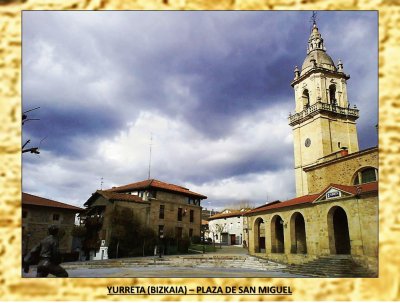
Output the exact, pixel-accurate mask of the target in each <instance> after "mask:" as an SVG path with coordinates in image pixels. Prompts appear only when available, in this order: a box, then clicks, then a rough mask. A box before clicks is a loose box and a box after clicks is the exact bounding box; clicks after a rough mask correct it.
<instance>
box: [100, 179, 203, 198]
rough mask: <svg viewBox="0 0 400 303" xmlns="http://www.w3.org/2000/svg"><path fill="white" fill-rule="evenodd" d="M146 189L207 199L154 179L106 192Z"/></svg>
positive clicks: (185, 189)
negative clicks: (162, 190)
mask: <svg viewBox="0 0 400 303" xmlns="http://www.w3.org/2000/svg"><path fill="white" fill-rule="evenodd" d="M147 188H156V189H164V190H166V191H170V192H178V193H183V194H186V195H188V196H193V197H198V198H200V199H207V197H206V196H204V195H201V194H198V193H195V192H192V191H190V190H189V189H188V188H186V187H183V186H179V185H175V184H169V183H165V182H162V181H159V180H156V179H149V180H144V181H140V182H136V183H131V184H127V185H123V186H119V187H113V188H110V189H108V190H107V191H111V192H119V193H121V192H127V191H136V190H140V189H147Z"/></svg>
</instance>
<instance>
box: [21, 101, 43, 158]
mask: <svg viewBox="0 0 400 303" xmlns="http://www.w3.org/2000/svg"><path fill="white" fill-rule="evenodd" d="M39 108H40V107H36V108H33V109H30V110H27V111H25V112H23V113H22V126H24V124H25V123H26V122H28V121H35V120H40V119H29V118H28V115H27V113H28V112H31V111H33V110H36V109H39ZM43 140H44V139H42V141H43ZM30 142H31V140H26V142H25V143H24V145H22V153H27V152H30V153H32V154H40V151H39V147H31V148H26V149H24V148H25V147H26V146H27V145H28V144H29V143H30Z"/></svg>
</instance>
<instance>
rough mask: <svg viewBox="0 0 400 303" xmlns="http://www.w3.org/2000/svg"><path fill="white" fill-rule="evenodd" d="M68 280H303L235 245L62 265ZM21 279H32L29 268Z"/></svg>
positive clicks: (32, 269) (33, 275)
mask: <svg viewBox="0 0 400 303" xmlns="http://www.w3.org/2000/svg"><path fill="white" fill-rule="evenodd" d="M62 266H63V267H64V268H65V269H66V270H67V272H68V274H69V276H70V277H81V278H83V277H136V278H139V277H143V278H144V277H145V278H151V277H156V278H161V277H165V278H167V277H168V278H169V277H176V278H190V277H212V278H214V277H231V278H235V277H237V278H245V277H270V278H278V277H288V278H294V277H304V276H301V275H297V274H291V273H288V272H285V268H286V266H284V265H282V264H278V263H274V262H270V261H267V260H260V259H258V258H255V257H252V256H249V255H248V254H247V250H246V249H243V248H242V247H238V246H223V247H222V249H218V250H217V252H216V253H211V254H197V255H177V256H163V257H162V258H159V257H155V258H154V257H143V258H126V259H112V260H102V261H82V262H69V263H63V264H62ZM22 275H23V277H35V276H36V267H35V266H32V267H31V270H30V272H29V273H28V274H25V273H23V274H22Z"/></svg>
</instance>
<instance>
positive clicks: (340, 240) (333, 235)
mask: <svg viewBox="0 0 400 303" xmlns="http://www.w3.org/2000/svg"><path fill="white" fill-rule="evenodd" d="M328 234H329V248H330V252H331V254H337V255H340V254H342V255H349V254H350V253H351V245H350V234H349V225H348V221H347V215H346V212H345V211H344V209H343V208H341V207H339V206H334V207H332V208H331V209H330V210H329V212H328Z"/></svg>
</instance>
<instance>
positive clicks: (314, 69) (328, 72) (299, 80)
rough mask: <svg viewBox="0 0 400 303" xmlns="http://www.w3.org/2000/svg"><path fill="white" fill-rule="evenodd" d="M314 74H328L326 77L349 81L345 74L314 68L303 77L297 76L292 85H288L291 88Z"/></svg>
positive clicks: (348, 76)
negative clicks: (330, 76) (337, 77)
mask: <svg viewBox="0 0 400 303" xmlns="http://www.w3.org/2000/svg"><path fill="white" fill-rule="evenodd" d="M316 73H324V74H328V75H335V76H339V77H340V78H342V79H345V80H348V79H350V75H348V74H345V73H343V72H336V71H332V70H329V69H327V68H323V67H314V68H312V69H310V70H309V71H307V72H306V73H305V74H303V75H301V76H299V77H298V78H296V79H294V80H293V81H292V83H290V85H291V86H292V87H294V86H295V85H296V84H298V83H300V82H302V81H303V80H304V79H306V78H308V77H310V76H311V75H313V74H316Z"/></svg>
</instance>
